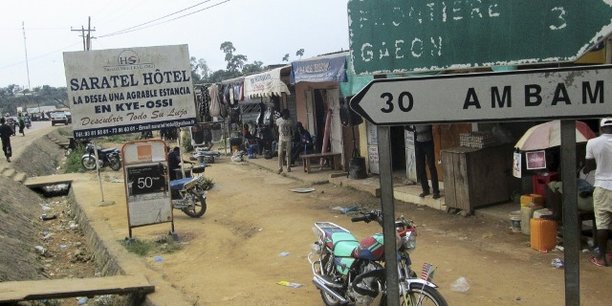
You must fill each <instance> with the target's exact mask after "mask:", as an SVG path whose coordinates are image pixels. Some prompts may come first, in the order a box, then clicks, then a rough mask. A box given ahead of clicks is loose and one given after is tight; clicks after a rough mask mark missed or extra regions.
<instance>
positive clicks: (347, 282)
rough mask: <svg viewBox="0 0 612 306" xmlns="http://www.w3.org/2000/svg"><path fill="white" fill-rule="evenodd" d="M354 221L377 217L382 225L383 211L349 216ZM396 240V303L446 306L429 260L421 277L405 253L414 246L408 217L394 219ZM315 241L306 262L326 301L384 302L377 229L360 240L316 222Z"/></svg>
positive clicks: (380, 238)
mask: <svg viewBox="0 0 612 306" xmlns="http://www.w3.org/2000/svg"><path fill="white" fill-rule="evenodd" d="M351 221H353V222H359V221H364V222H366V223H369V222H371V221H377V222H378V223H379V224H380V225H381V226H382V224H383V223H382V212H381V211H380V210H372V211H370V212H367V213H362V216H359V217H353V218H352V219H351ZM395 229H396V232H397V237H398V239H399V241H398V251H397V256H398V266H397V270H398V273H399V293H400V301H399V302H400V303H399V304H400V305H436V306H447V303H446V301H445V300H444V297H442V295H441V294H440V293H439V292H438V290H437V288H438V287H437V286H436V285H435V284H434V283H433V282H432V277H433V271H432V269H431V267H432V266H431V265H428V264H426V265H424V266H423V271H422V272H421V273H420V277H418V276H417V273H416V272H415V271H414V270H412V268H411V260H410V255H409V252H410V251H412V250H414V249H415V247H416V227H415V225H414V223H413V222H412V221H410V220H407V219H405V218H404V217H400V218H398V219H396V220H395ZM313 231H314V232H315V235H316V236H317V241H316V242H315V243H314V244H313V246H312V252H311V253H310V254H309V255H308V261H309V262H310V264H311V265H312V273H313V274H314V277H313V280H312V281H313V283H314V284H315V286H316V287H317V288H318V289H319V290H320V292H321V297H322V298H323V302H325V304H326V305H328V306H332V305H355V304H357V305H386V291H387V290H386V277H385V274H386V273H385V266H384V259H385V254H384V242H383V234H382V233H377V234H374V235H372V236H370V237H367V238H365V239H363V240H361V242H359V241H358V240H357V239H355V237H354V236H353V234H351V232H350V231H349V230H347V229H345V228H343V227H341V226H339V225H336V224H334V223H331V222H316V223H315V224H314V228H313Z"/></svg>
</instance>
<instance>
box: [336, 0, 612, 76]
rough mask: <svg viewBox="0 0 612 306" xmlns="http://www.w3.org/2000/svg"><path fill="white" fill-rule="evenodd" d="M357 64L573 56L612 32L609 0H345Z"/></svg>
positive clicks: (401, 68) (423, 65)
mask: <svg viewBox="0 0 612 306" xmlns="http://www.w3.org/2000/svg"><path fill="white" fill-rule="evenodd" d="M348 14H349V39H350V49H351V56H352V59H353V63H354V67H355V72H357V73H377V72H405V71H419V70H440V69H453V68H469V67H481V66H497V65H517V64H526V63H542V62H567V61H574V60H576V59H577V58H578V57H579V56H580V55H582V54H583V53H585V52H586V51H588V50H589V49H591V48H592V47H593V46H595V45H597V44H598V43H599V42H600V41H601V40H602V39H603V38H604V37H605V36H607V35H608V34H610V33H611V32H612V1H610V0H419V1H417V0H349V2H348Z"/></svg>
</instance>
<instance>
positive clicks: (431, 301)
mask: <svg viewBox="0 0 612 306" xmlns="http://www.w3.org/2000/svg"><path fill="white" fill-rule="evenodd" d="M380 305H381V306H382V305H387V301H386V297H385V298H383V299H382V301H381V302H380ZM400 305H415V306H448V303H446V300H445V299H444V297H443V296H442V295H441V294H440V292H438V290H437V289H436V288H432V287H427V286H423V285H421V284H411V285H410V291H408V292H407V296H400Z"/></svg>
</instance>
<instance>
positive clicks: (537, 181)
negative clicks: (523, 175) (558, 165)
mask: <svg viewBox="0 0 612 306" xmlns="http://www.w3.org/2000/svg"><path fill="white" fill-rule="evenodd" d="M557 179H559V173H557V172H540V173H538V174H536V175H534V176H532V177H531V185H532V187H533V193H535V194H539V195H541V196H542V197H543V199H544V200H546V199H545V197H546V188H548V183H550V182H551V181H556V180H557Z"/></svg>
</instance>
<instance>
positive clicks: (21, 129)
mask: <svg viewBox="0 0 612 306" xmlns="http://www.w3.org/2000/svg"><path fill="white" fill-rule="evenodd" d="M17 121H18V124H19V133H21V136H25V132H24V131H23V130H24V129H25V121H24V120H23V116H22V115H21V113H19V117H18V118H17Z"/></svg>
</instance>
